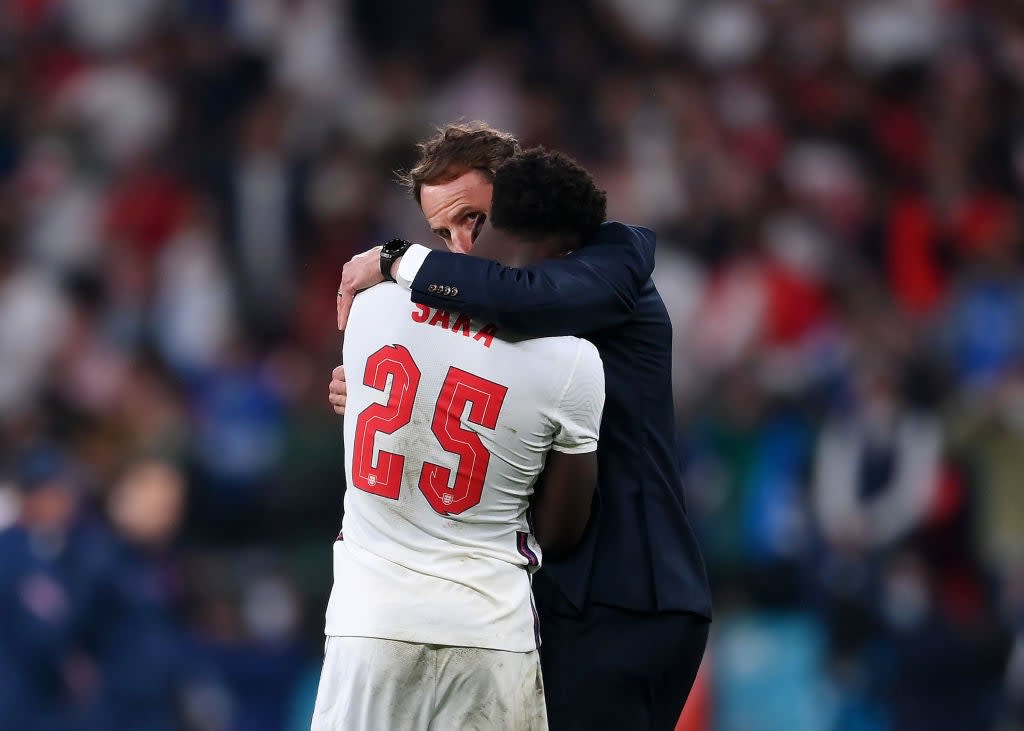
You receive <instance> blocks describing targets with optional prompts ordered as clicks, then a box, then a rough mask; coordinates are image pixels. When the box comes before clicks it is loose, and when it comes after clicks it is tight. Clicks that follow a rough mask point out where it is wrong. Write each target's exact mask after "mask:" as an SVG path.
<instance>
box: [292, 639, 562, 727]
mask: <svg viewBox="0 0 1024 731" xmlns="http://www.w3.org/2000/svg"><path fill="white" fill-rule="evenodd" d="M547 727H548V716H547V710H546V709H545V708H544V685H543V683H542V681H541V673H540V656H539V655H538V653H537V651H536V650H534V651H533V652H504V651H502V650H483V649H479V648H475V647H444V646H439V645H419V644H415V643H411V642H399V641H397V640H380V639H373V638H368V637H328V638H327V646H326V648H325V653H324V667H323V671H322V672H321V673H320V688H319V690H318V691H317V695H316V707H315V709H314V710H313V725H312V731H453V730H460V729H464V730H465V731H495V730H498V729H500V730H501V731H546V729H547Z"/></svg>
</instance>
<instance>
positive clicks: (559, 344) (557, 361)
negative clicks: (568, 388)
mask: <svg viewBox="0 0 1024 731" xmlns="http://www.w3.org/2000/svg"><path fill="white" fill-rule="evenodd" d="M518 345H519V346H520V347H522V348H523V349H524V351H525V352H527V353H528V354H529V356H530V358H531V360H533V361H534V362H538V363H546V364H547V365H546V366H545V369H546V370H547V371H548V372H549V373H550V374H551V375H552V377H553V378H555V379H556V380H557V379H563V380H564V378H566V377H571V375H572V373H573V372H575V371H578V370H580V369H585V370H594V369H598V370H603V366H602V363H601V355H600V353H599V352H598V350H597V348H596V347H595V346H594V344H593V343H591V342H590V341H589V340H586V339H584V338H578V337H575V336H572V335H563V336H559V337H549V338H534V339H532V340H524V341H521V342H520V343H519V344H518Z"/></svg>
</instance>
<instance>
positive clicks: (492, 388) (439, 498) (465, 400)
mask: <svg viewBox="0 0 1024 731" xmlns="http://www.w3.org/2000/svg"><path fill="white" fill-rule="evenodd" d="M389 375H390V376H391V377H392V381H391V390H390V393H389V394H388V402H387V403H386V404H383V405H382V404H371V405H370V406H368V407H367V408H365V409H363V411H362V412H361V413H360V414H359V417H358V418H357V420H356V436H355V444H354V445H353V453H352V484H353V485H354V486H355V487H357V488H359V489H360V490H364V491H365V492H369V493H373V494H374V495H380V496H382V497H386V498H390V499H392V500H397V499H398V494H399V490H400V489H401V484H402V470H403V468H404V466H405V457H404V456H402V455H400V454H394V453H392V452H385V451H384V450H381V451H380V454H379V456H378V459H377V464H376V466H374V464H373V452H374V448H373V440H374V437H375V435H376V434H377V432H383V433H385V434H394V433H395V432H396V431H398V430H399V429H401V428H402V427H403V426H405V425H406V424H408V423H409V421H410V420H411V419H412V407H413V402H414V401H415V399H416V390H417V389H418V388H419V383H420V371H419V368H417V367H416V363H415V362H413V359H412V356H411V355H410V354H409V351H408V350H406V349H405V348H403V347H402V346H401V345H388V346H385V347H383V348H381V349H380V350H378V351H377V352H376V353H374V354H373V355H371V356H370V357H369V358H368V359H367V361H366V371H365V373H364V375H363V383H364V384H365V385H367V386H370V387H371V388H374V389H376V390H378V391H384V390H385V389H386V387H387V379H388V376H389ZM507 393H508V388H506V387H505V386H502V385H500V384H497V383H494V382H493V381H488V380H487V379H486V378H481V377H480V376H477V375H474V374H472V373H469V372H467V371H463V370H460V369H458V368H455V367H452V368H449V369H448V375H447V376H446V377H445V379H444V384H443V385H442V386H441V394H440V396H438V399H437V404H436V405H435V406H434V418H433V420H432V422H431V431H433V433H434V436H435V437H437V441H438V442H439V443H440V445H441V446H442V447H443V448H444V449H445V451H447V452H449V453H451V454H455V455H458V457H459V465H458V467H457V468H456V471H455V480H454V482H453V481H452V477H451V472H452V471H451V470H450V469H449V468H447V467H442V466H441V465H437V464H433V463H431V462H426V463H425V464H424V465H423V468H422V471H421V473H420V481H419V488H420V491H421V492H422V493H423V496H424V497H425V498H426V499H427V502H428V503H429V504H430V507H431V508H433V509H434V510H435V511H436V512H438V513H440V514H441V515H458V514H459V513H462V512H465V511H466V510H469V509H470V508H472V507H473V506H474V505H477V504H478V503H479V502H480V499H481V497H482V496H483V489H484V478H485V477H486V475H487V466H488V464H489V463H490V460H491V453H490V452H488V451H487V448H486V447H485V446H484V443H483V441H482V440H481V439H480V437H479V436H478V435H477V434H476V433H475V432H472V431H470V430H469V429H464V428H463V427H462V423H461V421H462V414H463V412H464V411H465V410H466V406H467V404H468V405H469V415H468V416H467V418H466V420H467V421H468V422H469V423H471V424H476V425H478V426H482V427H484V428H486V429H494V428H495V426H497V423H498V414H499V413H500V412H501V407H502V405H503V404H504V403H505V395H506V394H507Z"/></svg>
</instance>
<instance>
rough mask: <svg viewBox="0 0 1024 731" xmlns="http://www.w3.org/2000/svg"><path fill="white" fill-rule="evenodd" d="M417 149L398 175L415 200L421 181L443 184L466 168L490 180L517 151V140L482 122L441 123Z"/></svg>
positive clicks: (417, 197)
mask: <svg viewBox="0 0 1024 731" xmlns="http://www.w3.org/2000/svg"><path fill="white" fill-rule="evenodd" d="M419 150H420V159H419V161H417V163H416V164H415V165H413V167H412V168H411V169H410V170H409V171H408V172H407V173H404V174H402V175H401V176H400V177H399V180H400V182H401V183H402V184H403V185H405V186H406V187H407V188H409V190H410V191H411V192H412V197H413V198H415V199H416V202H417V203H419V202H420V188H422V187H423V185H424V184H427V185H431V184H435V183H445V182H448V181H449V180H452V179H454V178H457V177H458V176H460V175H462V174H463V173H466V172H469V171H470V170H480V171H481V172H483V173H484V174H485V175H486V176H487V177H488V179H490V180H494V173H495V172H497V170H498V168H499V167H501V164H502V163H504V162H505V161H506V160H508V159H510V158H511V157H512V156H513V155H515V154H517V153H518V152H519V141H518V140H517V139H516V138H515V137H513V136H512V135H510V134H509V133H508V132H502V131H501V130H498V129H495V128H494V127H491V126H490V125H488V124H485V123H484V122H465V123H454V124H446V125H444V126H443V127H441V128H440V129H438V131H437V134H436V135H434V136H433V137H431V138H430V139H429V140H427V141H426V142H423V143H421V144H420V145H419Z"/></svg>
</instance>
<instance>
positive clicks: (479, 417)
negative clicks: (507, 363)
mask: <svg viewBox="0 0 1024 731" xmlns="http://www.w3.org/2000/svg"><path fill="white" fill-rule="evenodd" d="M507 392H508V389H507V388H506V387H505V386H501V385H498V384H497V383H494V382H493V381H488V380H487V379H485V378H481V377H480V376H474V375H473V374H472V373H467V372H466V371H463V370H459V369H458V368H455V367H452V368H449V369H448V376H447V377H446V378H445V379H444V385H443V386H441V395H440V396H439V397H438V399H437V407H436V408H435V409H434V420H433V422H432V423H431V431H433V432H434V436H435V437H437V441H438V442H440V443H441V446H442V447H444V449H445V451H446V452H450V453H452V454H457V455H459V468H458V471H457V472H456V474H455V484H449V483H450V482H451V472H452V471H451V470H450V469H448V468H447V467H442V466H441V465H436V464H433V463H431V462H426V463H424V465H423V472H422V473H420V491H421V492H422V493H423V496H424V497H426V498H427V502H428V503H430V507H432V508H433V509H434V510H436V511H437V512H438V513H441V514H442V515H445V514H446V515H458V514H459V513H461V512H462V511H464V510H466V509H467V508H471V507H473V506H474V505H476V504H477V503H479V502H480V497H481V494H482V493H483V489H484V477H485V476H486V475H487V465H488V464H489V463H490V461H491V453H490V452H488V451H487V447H485V446H484V443H483V442H482V441H480V437H479V436H478V435H477V434H476V433H475V432H472V431H470V430H469V429H463V428H462V424H461V421H462V412H463V411H464V410H465V408H466V404H469V416H468V417H467V419H466V420H467V421H468V422H469V423H470V424H477V425H479V426H482V427H486V428H487V429H493V428H494V427H495V426H497V424H498V413H499V412H500V411H501V406H502V404H504V403H505V394H506V393H507Z"/></svg>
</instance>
